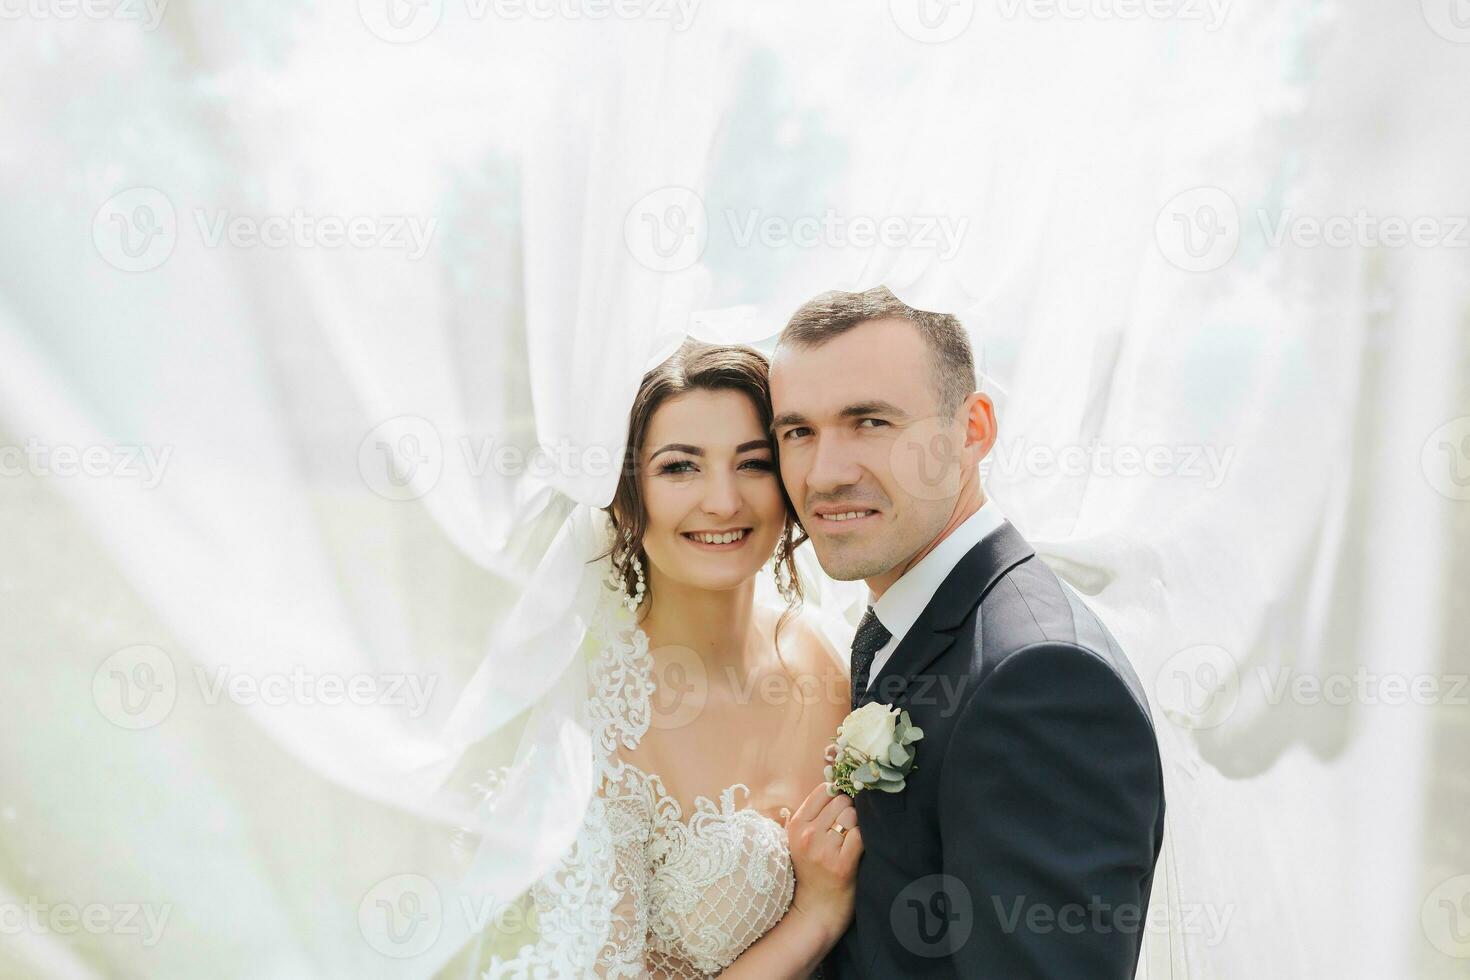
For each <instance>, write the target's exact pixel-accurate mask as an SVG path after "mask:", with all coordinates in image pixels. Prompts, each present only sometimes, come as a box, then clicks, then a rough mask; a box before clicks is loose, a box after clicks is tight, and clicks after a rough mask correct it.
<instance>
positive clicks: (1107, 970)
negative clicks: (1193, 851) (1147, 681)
mask: <svg viewBox="0 0 1470 980" xmlns="http://www.w3.org/2000/svg"><path fill="white" fill-rule="evenodd" d="M874 700H877V701H883V702H885V703H888V704H893V705H896V706H898V707H900V708H903V709H905V710H907V711H908V713H909V716H910V718H911V720H912V721H913V723H914V724H916V725H918V726H919V727H920V728H922V729H923V730H924V738H923V740H922V741H920V742H919V743H918V744H917V757H916V763H915V769H914V771H913V772H912V773H911V774H910V776H909V777H908V780H907V786H906V788H905V789H904V790H903V791H902V792H900V793H896V794H886V793H882V792H878V791H868V792H861V793H859V794H858V795H857V799H856V804H857V811H858V822H859V825H860V826H861V827H862V834H863V848H864V853H863V858H862V862H861V864H860V865H859V867H858V880H857V911H856V916H855V919H854V921H853V924H852V927H851V928H850V929H849V930H848V931H847V933H846V934H845V935H844V936H843V938H842V939H841V941H840V942H839V943H838V945H837V946H836V947H835V948H834V949H833V951H832V953H831V955H830V956H829V957H828V958H827V961H826V962H825V963H824V964H823V970H822V973H823V976H824V977H825V978H826V980H858V978H882V980H890V978H898V977H975V978H985V980H992V978H993V980H1024V978H1032V977H1045V978H1056V980H1130V978H1132V977H1133V975H1134V970H1135V968H1136V966H1137V962H1138V955H1139V946H1140V944H1141V942H1142V938H1143V928H1144V916H1145V915H1146V913H1147V911H1148V899H1149V888H1150V885H1151V883H1152V880H1153V872H1154V864H1155V862H1156V861H1157V860H1158V855H1159V845H1160V843H1161V841H1162V837H1163V831H1164V792H1163V771H1162V767H1161V765H1160V762H1159V752H1158V742H1157V740H1156V739H1155V736H1154V730H1153V724H1152V722H1151V721H1150V718H1149V712H1148V707H1147V701H1146V700H1145V698H1144V694H1143V689H1142V686H1141V685H1140V684H1139V681H1138V677H1137V676H1136V675H1135V674H1134V672H1133V669H1132V668H1131V667H1130V666H1129V664H1128V661H1127V660H1126V659H1125V658H1124V656H1123V653H1122V651H1121V650H1120V649H1119V648H1118V645H1117V643H1116V642H1114V640H1113V638H1112V637H1111V636H1110V635H1109V634H1108V632H1107V630H1106V629H1104V628H1103V626H1102V624H1101V623H1100V622H1099V621H1098V619H1097V617H1096V616H1094V615H1093V614H1092V612H1091V611H1090V610H1089V609H1088V608H1087V607H1086V606H1085V605H1083V603H1082V602H1081V600H1080V599H1078V598H1077V597H1076V595H1075V594H1074V593H1073V592H1072V591H1071V590H1069V589H1066V588H1064V587H1063V586H1062V584H1061V583H1060V582H1059V581H1058V580H1057V578H1056V576H1055V575H1054V574H1052V572H1051V570H1050V569H1049V568H1047V567H1046V565H1045V564H1044V563H1043V562H1042V561H1041V560H1040V559H1039V558H1037V557H1036V555H1035V553H1034V552H1033V551H1032V550H1031V548H1030V546H1029V545H1027V544H1026V541H1025V540H1024V539H1023V538H1022V537H1021V535H1020V534H1019V533H1017V531H1016V530H1015V528H1014V527H1012V526H1011V525H1010V524H1008V523H1007V524H1003V525H1002V526H1001V527H1000V528H999V529H997V530H996V531H994V532H992V533H991V534H990V535H988V536H987V537H986V538H985V539H984V540H982V541H981V542H980V543H979V544H977V545H976V546H975V547H974V548H973V549H971V551H970V552H969V553H968V554H966V555H965V557H964V558H963V559H961V561H960V562H959V564H958V565H956V566H955V568H954V570H953V571H952V572H951V573H950V575H949V576H948V577H947V578H946V579H945V580H944V583H943V584H942V585H941V586H940V587H939V589H938V591H937V592H936V593H935V595H934V597H933V598H932V599H931V600H930V602H929V605H928V606H927V607H926V608H925V610H924V612H923V614H922V615H921V616H920V617H919V619H918V621H917V622H916V623H915V624H914V626H913V628H912V629H911V630H910V631H909V632H908V633H907V634H906V635H905V636H904V638H903V640H902V642H901V643H900V644H899V646H898V648H897V649H896V650H895V651H894V653H893V656H892V657H891V658H889V660H888V662H887V663H886V664H885V666H884V668H883V670H882V672H881V673H879V674H878V676H877V677H876V678H874V680H873V683H872V684H871V685H870V686H869V688H868V693H867V695H866V697H865V698H864V699H863V701H864V703H866V702H868V701H874Z"/></svg>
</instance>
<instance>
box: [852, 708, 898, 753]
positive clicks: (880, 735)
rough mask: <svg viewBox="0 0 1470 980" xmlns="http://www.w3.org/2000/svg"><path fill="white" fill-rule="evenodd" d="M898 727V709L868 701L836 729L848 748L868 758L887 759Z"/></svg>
mask: <svg viewBox="0 0 1470 980" xmlns="http://www.w3.org/2000/svg"><path fill="white" fill-rule="evenodd" d="M897 726H898V709H897V708H892V707H889V706H888V705H886V704H879V703H878V702H877V701H870V702H868V703H867V704H865V705H863V706H862V707H861V708H859V709H857V710H856V711H854V712H853V713H852V714H850V715H848V716H847V717H846V718H845V719H844V720H843V722H842V727H841V728H839V729H837V731H838V734H840V735H841V736H842V738H843V741H845V742H846V743H847V745H848V746H849V747H850V748H854V749H857V750H858V751H859V752H861V753H862V754H863V755H866V756H867V757H868V758H870V759H871V758H879V759H887V757H888V747H889V746H890V745H892V744H893V731H894V729H895V728H896V727H897Z"/></svg>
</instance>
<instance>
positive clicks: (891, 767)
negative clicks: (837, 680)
mask: <svg viewBox="0 0 1470 980" xmlns="http://www.w3.org/2000/svg"><path fill="white" fill-rule="evenodd" d="M923 737H924V730H923V729H922V728H918V727H916V726H915V725H914V724H913V723H911V722H910V721H909V713H908V712H907V711H900V710H899V709H897V708H895V707H893V706H892V705H887V704H880V703H879V702H877V701H870V702H868V703H867V704H865V705H863V706H862V707H861V708H858V709H857V710H856V711H854V712H852V713H850V714H849V715H848V716H847V717H846V718H844V719H843V720H842V724H841V725H839V726H837V737H836V738H834V739H833V740H832V745H831V746H830V747H829V748H828V749H827V768H826V769H825V770H823V775H824V776H825V777H826V779H827V782H828V783H830V784H831V789H829V790H828V792H829V793H831V794H832V795H833V796H836V795H837V794H838V793H846V794H847V795H848V796H857V794H858V791H859V790H864V789H878V790H882V791H883V792H885V793H897V792H898V791H899V790H901V789H903V781H904V777H905V776H907V775H908V774H909V773H910V772H911V771H912V770H913V768H914V754H915V751H916V750H915V748H914V743H915V742H917V741H918V740H919V739H921V738H923Z"/></svg>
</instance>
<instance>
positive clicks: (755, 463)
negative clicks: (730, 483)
mask: <svg viewBox="0 0 1470 980" xmlns="http://www.w3.org/2000/svg"><path fill="white" fill-rule="evenodd" d="M740 468H741V469H742V470H744V469H751V470H755V471H757V472H759V473H770V472H771V471H773V470H774V469H775V468H776V467H775V464H773V463H772V462H771V461H770V460H769V459H747V460H746V461H745V462H743V463H741V464H740Z"/></svg>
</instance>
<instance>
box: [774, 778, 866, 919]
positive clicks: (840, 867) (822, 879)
mask: <svg viewBox="0 0 1470 980" xmlns="http://www.w3.org/2000/svg"><path fill="white" fill-rule="evenodd" d="M834 826H841V827H845V828H847V830H846V831H845V832H843V833H841V834H839V833H838V832H837V831H836V830H835V829H833V828H834ZM786 839H787V841H788V843H789V844H790V847H791V863H792V865H793V866H794V867H795V869H796V895H795V897H794V898H793V899H792V901H791V909H792V911H793V912H795V913H796V914H797V915H798V916H800V917H802V918H804V919H806V920H808V921H809V922H810V923H811V924H812V925H813V926H814V927H815V928H817V929H818V930H820V931H821V933H822V936H823V938H824V940H825V942H826V943H827V944H828V945H831V944H832V943H835V942H836V941H837V938H838V937H839V936H841V935H842V933H843V932H844V931H845V930H846V929H847V925H848V923H849V922H850V921H852V909H853V899H854V894H855V891H856V879H857V866H858V858H859V857H860V856H861V855H862V853H863V838H862V834H861V833H860V832H859V831H858V827H857V809H856V808H855V807H853V805H852V800H850V799H849V798H848V797H847V796H846V795H845V794H842V793H838V794H837V795H836V796H829V795H828V793H827V784H826V783H818V784H817V785H816V788H815V789H813V790H812V791H811V793H810V794H808V795H807V798H806V800H805V801H804V802H803V803H802V804H801V806H800V807H798V808H797V810H796V812H795V813H793V814H792V815H791V817H790V818H789V819H788V820H787V821H786Z"/></svg>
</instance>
